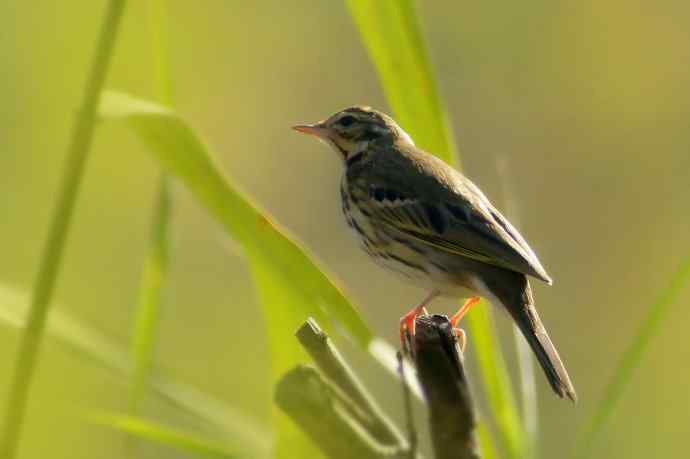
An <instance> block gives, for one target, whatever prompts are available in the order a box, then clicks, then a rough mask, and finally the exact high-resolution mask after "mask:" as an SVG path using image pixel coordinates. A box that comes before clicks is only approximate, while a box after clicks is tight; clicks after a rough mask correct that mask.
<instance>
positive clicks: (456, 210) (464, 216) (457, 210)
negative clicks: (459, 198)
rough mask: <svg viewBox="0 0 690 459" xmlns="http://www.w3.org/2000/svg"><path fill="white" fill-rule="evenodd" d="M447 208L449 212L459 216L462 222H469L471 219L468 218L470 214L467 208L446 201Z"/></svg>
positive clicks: (456, 216)
mask: <svg viewBox="0 0 690 459" xmlns="http://www.w3.org/2000/svg"><path fill="white" fill-rule="evenodd" d="M446 209H448V212H450V214H451V215H452V216H453V217H455V218H457V219H458V220H460V221H461V222H465V223H467V222H468V221H469V218H468V217H469V216H468V212H467V210H466V209H463V208H462V207H460V206H456V205H454V204H448V203H446Z"/></svg>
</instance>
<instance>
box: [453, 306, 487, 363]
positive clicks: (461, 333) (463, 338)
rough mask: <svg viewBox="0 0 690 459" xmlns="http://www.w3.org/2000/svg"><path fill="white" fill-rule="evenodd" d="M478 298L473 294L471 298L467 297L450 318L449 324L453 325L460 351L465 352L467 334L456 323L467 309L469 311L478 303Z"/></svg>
mask: <svg viewBox="0 0 690 459" xmlns="http://www.w3.org/2000/svg"><path fill="white" fill-rule="evenodd" d="M479 300H480V298H479V297H478V296H473V297H472V298H469V299H468V300H467V301H465V304H463V305H462V306H461V307H460V309H459V310H458V312H456V313H455V314H453V317H451V318H450V324H451V325H452V326H453V331H454V332H455V336H456V337H457V338H458V340H459V341H460V350H461V351H462V352H465V344H467V335H466V334H465V330H463V329H461V328H459V327H458V323H459V322H460V320H462V318H463V317H464V316H465V314H467V311H469V310H470V308H471V307H472V306H474V305H475V304H477V303H479Z"/></svg>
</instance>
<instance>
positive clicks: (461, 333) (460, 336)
mask: <svg viewBox="0 0 690 459" xmlns="http://www.w3.org/2000/svg"><path fill="white" fill-rule="evenodd" d="M453 334H454V335H455V339H457V340H458V345H459V346H460V352H461V353H463V354H464V353H465V346H467V333H465V330H463V329H462V328H453Z"/></svg>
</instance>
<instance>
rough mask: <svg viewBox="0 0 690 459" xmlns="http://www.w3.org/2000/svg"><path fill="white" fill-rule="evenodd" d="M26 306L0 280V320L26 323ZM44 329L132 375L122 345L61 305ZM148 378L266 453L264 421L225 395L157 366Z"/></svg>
mask: <svg viewBox="0 0 690 459" xmlns="http://www.w3.org/2000/svg"><path fill="white" fill-rule="evenodd" d="M27 309H28V295H27V294H25V293H23V292H19V291H17V290H16V289H13V288H11V287H7V286H4V285H2V284H0V324H3V325H5V326H9V327H12V328H15V329H22V328H24V326H25V317H26V311H27ZM46 332H47V333H48V335H49V337H50V338H52V339H54V340H56V342H57V343H58V344H59V345H61V346H64V347H65V348H66V349H67V350H69V351H70V352H73V353H74V354H75V355H77V356H78V357H79V358H81V359H84V360H86V361H88V362H89V363H91V364H95V365H98V366H100V367H102V368H105V369H107V370H110V371H112V372H113V373H114V374H115V375H116V376H119V377H121V378H122V381H123V382H124V381H126V380H127V379H129V378H131V375H132V372H133V365H132V364H131V361H130V359H129V355H128V353H127V351H126V349H124V348H123V347H121V346H118V345H117V344H115V343H113V342H112V341H111V340H109V339H108V338H107V337H106V336H104V335H103V334H102V333H100V332H99V331H98V330H96V329H94V328H93V327H89V326H87V325H85V324H83V323H81V322H80V321H78V320H77V319H75V318H74V317H72V316H70V315H69V314H67V313H65V312H64V311H62V310H60V308H56V309H55V310H53V311H52V312H51V314H50V318H49V320H48V325H47V329H46ZM148 384H149V386H150V388H151V390H152V391H153V392H154V393H155V394H156V395H158V396H159V397H161V398H162V399H164V400H166V401H168V402H169V403H171V404H172V405H174V406H175V407H177V408H179V409H181V410H182V411H183V412H185V413H187V414H190V415H192V416H194V417H196V418H197V419H199V420H201V421H203V422H204V423H206V424H207V425H209V426H211V427H213V428H214V429H215V430H216V431H218V432H220V433H221V434H223V435H227V436H228V437H230V438H233V439H235V440H236V441H237V442H238V446H239V447H241V448H242V449H243V450H244V451H252V452H253V457H267V456H268V454H269V450H270V447H271V439H270V435H269V433H268V429H267V428H266V427H265V426H263V425H260V424H258V423H257V422H256V421H255V420H253V419H251V418H248V417H246V416H244V415H242V414H240V413H239V412H237V411H236V410H234V409H232V408H231V407H229V406H227V405H226V404H225V403H224V402H223V401H221V400H218V399H216V398H214V397H212V396H210V395H208V394H205V393H203V392H200V391H199V390H197V389H196V388H194V387H192V386H190V385H189V384H185V383H182V382H178V381H175V380H173V379H171V378H170V377H168V376H167V375H165V374H164V373H162V372H161V371H160V370H156V369H153V371H152V373H151V375H150V378H149V381H148Z"/></svg>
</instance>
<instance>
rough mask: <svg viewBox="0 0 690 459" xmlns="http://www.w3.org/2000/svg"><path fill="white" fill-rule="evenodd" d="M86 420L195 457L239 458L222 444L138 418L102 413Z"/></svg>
mask: <svg viewBox="0 0 690 459" xmlns="http://www.w3.org/2000/svg"><path fill="white" fill-rule="evenodd" d="M88 419H89V420H90V421H92V422H94V423H96V424H100V425H104V426H108V427H111V428H113V429H116V430H120V431H122V432H125V433H127V434H129V435H132V436H134V437H137V438H141V439H144V440H148V441H150V442H152V443H158V444H161V445H165V446H169V447H171V448H175V449H178V450H181V451H187V452H190V453H192V454H195V455H199V456H204V457H212V458H220V459H236V458H238V457H239V456H237V455H235V454H234V453H230V452H229V451H228V448H227V447H226V446H225V445H223V444H220V443H217V442H214V441H212V440H209V439H206V438H203V437H200V436H198V435H194V434H191V433H188V432H182V431H180V430H176V429H172V428H170V427H168V426H164V425H161V424H158V423H155V422H152V421H148V420H145V419H142V418H139V417H135V416H127V415H122V414H113V413H103V414H96V415H91V416H88Z"/></svg>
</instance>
